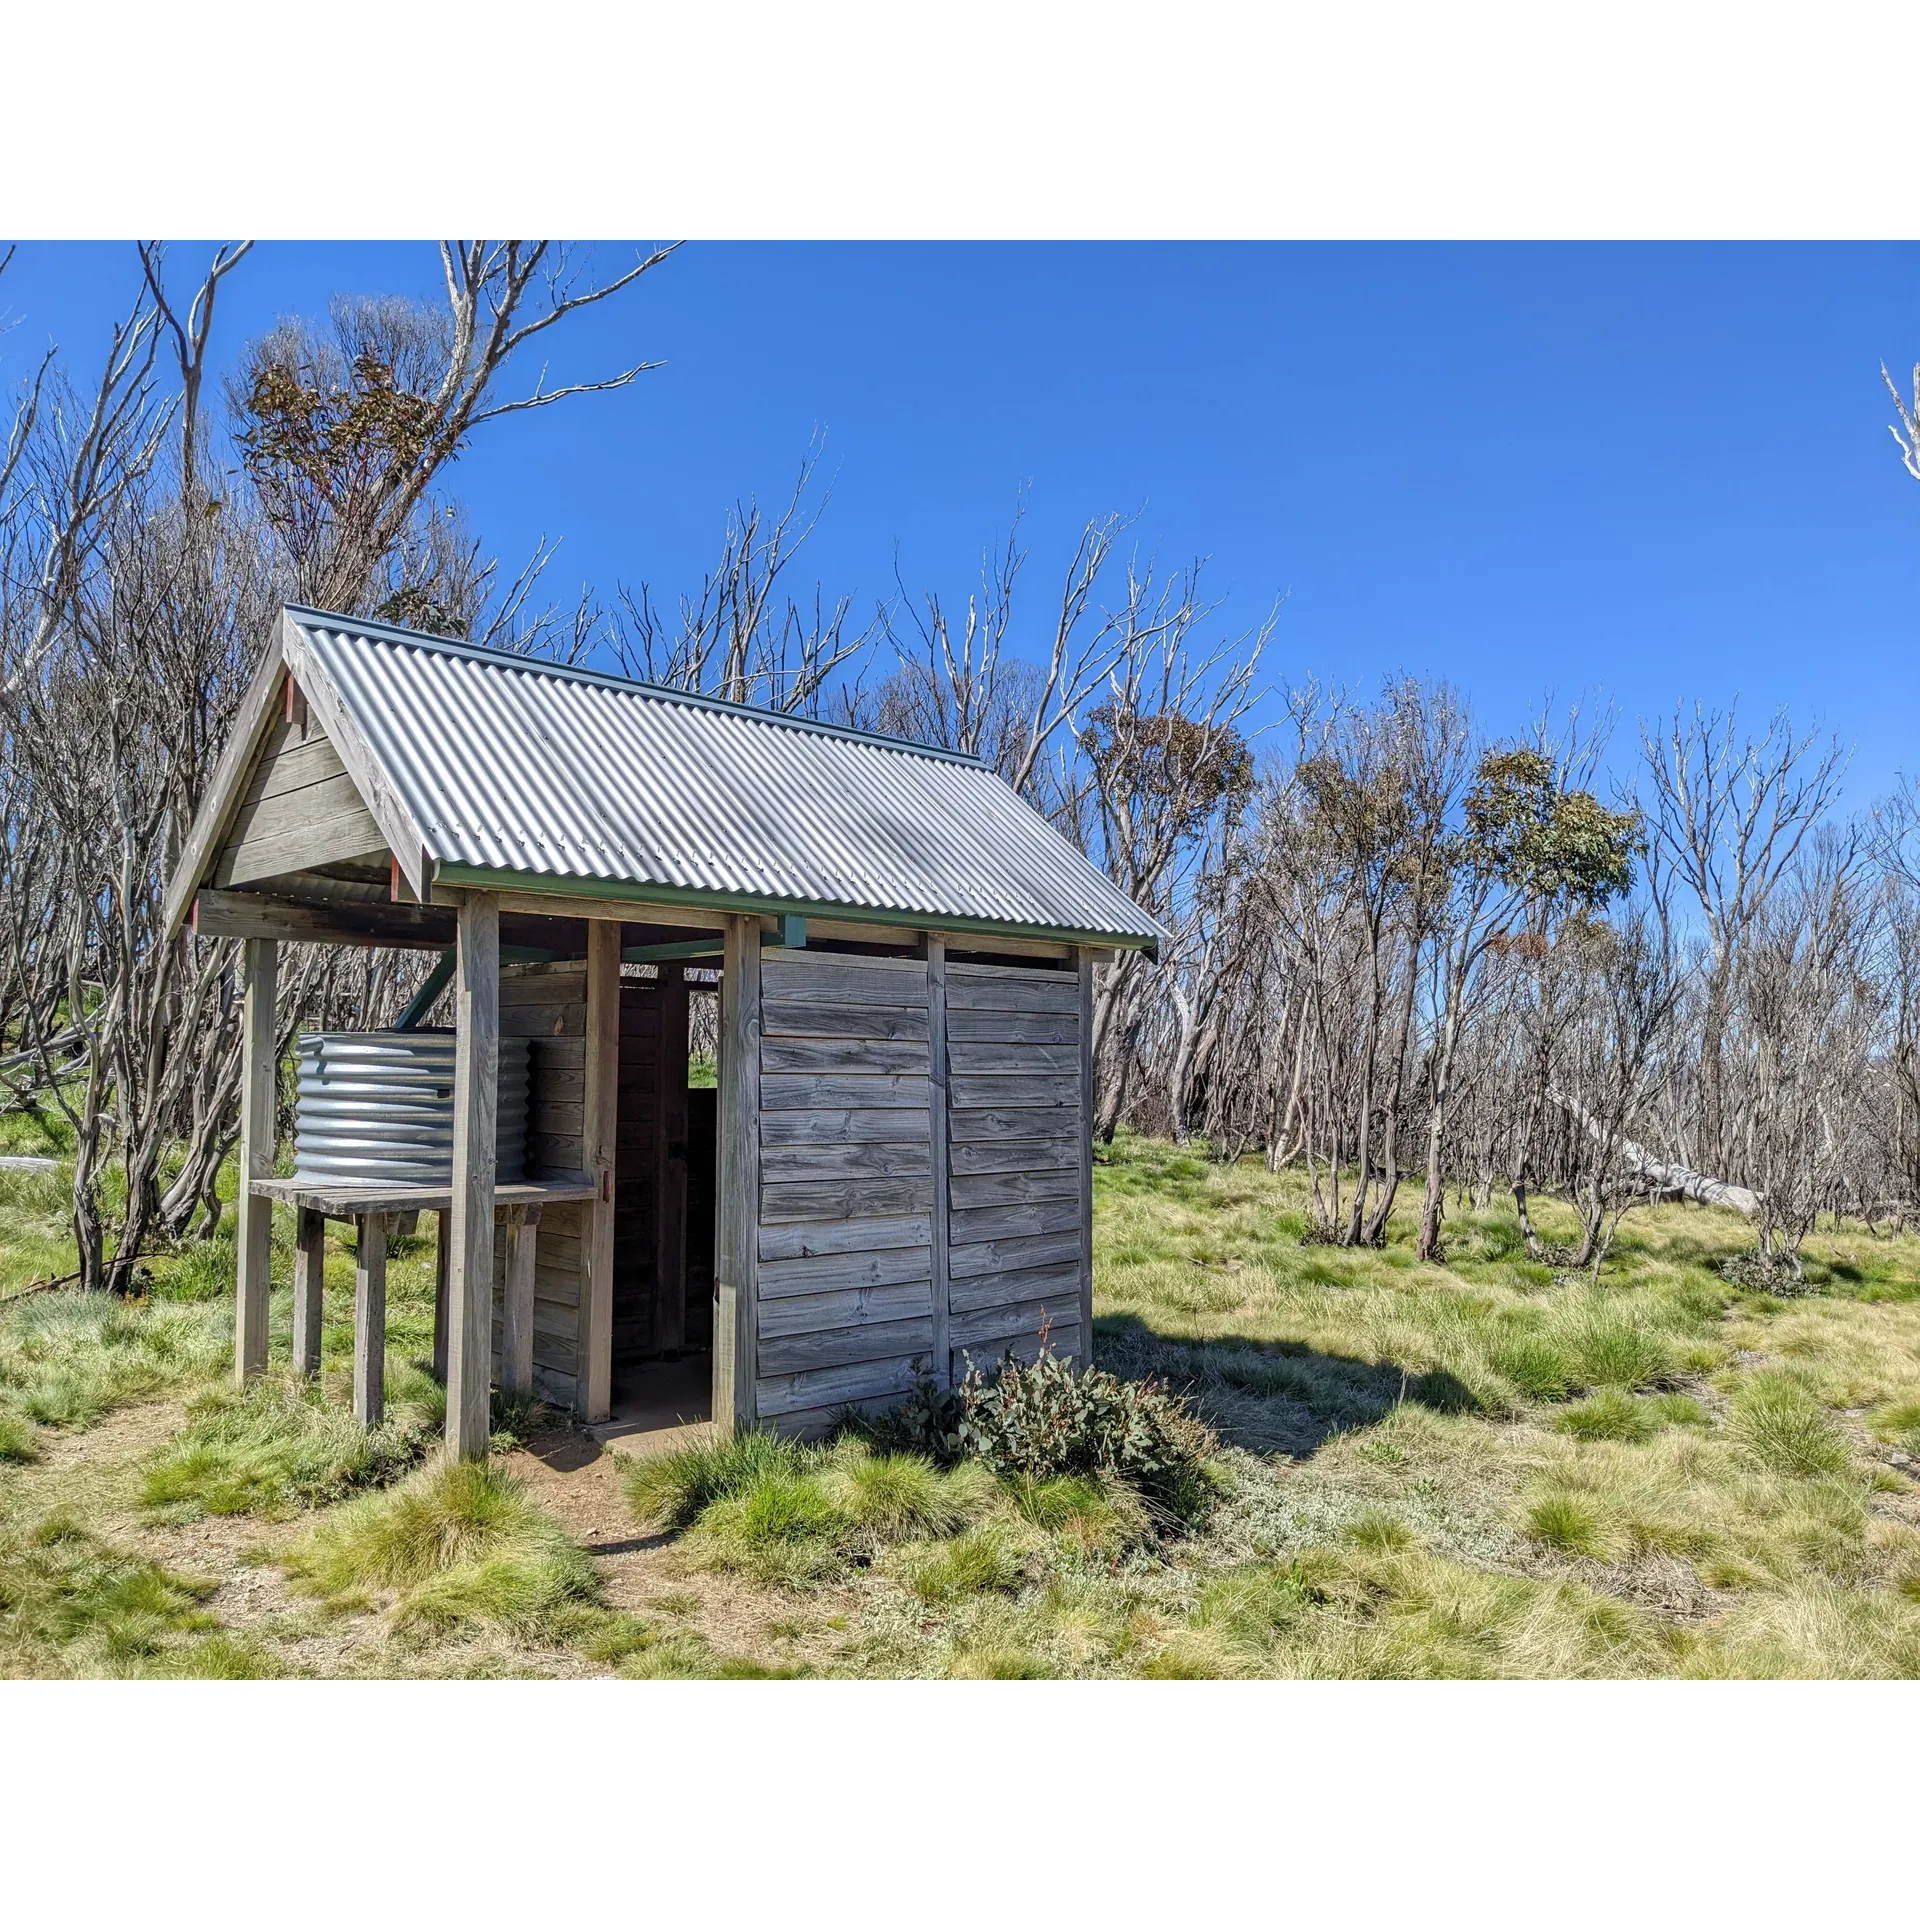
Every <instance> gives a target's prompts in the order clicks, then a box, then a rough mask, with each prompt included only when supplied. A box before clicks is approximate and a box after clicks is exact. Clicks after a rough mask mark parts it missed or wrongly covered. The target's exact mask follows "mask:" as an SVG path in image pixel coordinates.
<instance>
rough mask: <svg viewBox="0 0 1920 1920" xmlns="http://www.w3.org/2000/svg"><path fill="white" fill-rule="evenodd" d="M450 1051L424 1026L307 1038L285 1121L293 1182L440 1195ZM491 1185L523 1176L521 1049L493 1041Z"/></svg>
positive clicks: (449, 1134)
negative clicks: (433, 1189)
mask: <svg viewBox="0 0 1920 1920" xmlns="http://www.w3.org/2000/svg"><path fill="white" fill-rule="evenodd" d="M453 1046H454V1036H453V1034H451V1033H450V1032H444V1031H440V1030H436V1029H434V1028H430V1027H415V1028H410V1029H408V1030H407V1031H405V1032H393V1033H308V1034H303V1035H302V1036H301V1039H300V1047H299V1059H300V1068H299V1081H298V1088H297V1095H298V1097H297V1099H296V1102H295V1106H294V1119H293V1156H294V1169H295V1174H296V1177H297V1178H299V1179H302V1180H338V1181H350V1182H353V1183H355V1184H360V1183H362V1182H370V1183H381V1182H390V1183H393V1184H395V1185H399V1186H421V1187H430V1186H445V1185H447V1184H448V1183H449V1182H451V1180H452V1178H453ZM499 1086H500V1092H499V1109H498V1119H497V1121H496V1130H497V1131H496V1141H495V1148H494V1155H495V1159H494V1178H495V1179H496V1180H498V1181H499V1182H501V1183H502V1184H503V1185H504V1184H505V1183H506V1182H508V1181H513V1180H520V1179H523V1178H524V1177H525V1169H526V1162H527V1043H526V1041H525V1040H524V1039H521V1038H516V1037H514V1036H512V1035H508V1034H502V1035H501V1037H500V1082H499Z"/></svg>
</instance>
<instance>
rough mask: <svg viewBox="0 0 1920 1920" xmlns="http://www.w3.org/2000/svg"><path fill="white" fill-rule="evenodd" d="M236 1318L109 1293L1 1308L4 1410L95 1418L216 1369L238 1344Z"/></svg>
mask: <svg viewBox="0 0 1920 1920" xmlns="http://www.w3.org/2000/svg"><path fill="white" fill-rule="evenodd" d="M232 1337H233V1336H232V1327H231V1322H230V1320H229V1318H228V1317H227V1316H226V1315H225V1314H223V1313H220V1312H217V1311H210V1310H208V1309H206V1308H203V1307H192V1306H181V1305H178V1304H175V1303H172V1302H167V1301H156V1300H147V1299H133V1300H126V1299H120V1298H116V1297H113V1296H109V1295H106V1294H67V1293H50V1294H43V1295H40V1296H38V1297H36V1298H34V1299H31V1300H24V1301H22V1302H21V1303H20V1304H19V1305H18V1306H16V1307H11V1308H9V1309H8V1310H7V1311H6V1312H5V1313H0V1414H8V1415H12V1416H13V1417H14V1418H15V1419H25V1420H31V1421H33V1422H34V1423H35V1424H36V1425H39V1426H42V1427H66V1428H86V1427H90V1426H93V1425H94V1424H95V1423H97V1422H98V1421H99V1420H101V1419H102V1418H104V1417H105V1416H106V1415H107V1414H109V1413H111V1412H113V1411H114V1410H115V1409H116V1408H118V1407H124V1406H130V1405H133V1404H134V1403H136V1402H138V1401H142V1400H153V1399H158V1398H160V1397H161V1396H163V1395H164V1394H166V1393H168V1392H170V1391H173V1390H176V1389H178V1388H180V1387H182V1386H185V1385H190V1384H193V1383H196V1382H199V1381H202V1380H205V1379H208V1378H210V1377H211V1376H212V1375H214V1374H215V1373H217V1372H218V1371H219V1369H220V1368H221V1367H222V1366H224V1365H225V1364H226V1363H227V1361H228V1359H229V1358H230V1356H231V1353H232Z"/></svg>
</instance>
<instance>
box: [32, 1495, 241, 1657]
mask: <svg viewBox="0 0 1920 1920" xmlns="http://www.w3.org/2000/svg"><path fill="white" fill-rule="evenodd" d="M211 1585H212V1583H211V1582H209V1581H202V1580H194V1579H189V1578H187V1577H185V1576H183V1575H181V1574H178V1573H173V1572H169V1571H168V1570H167V1569H166V1568H164V1567H162V1566H160V1565H159V1564H158V1563H157V1562H155V1561H152V1560H149V1559H147V1558H145V1557H144V1556H143V1555H140V1554H135V1553H129V1552H126V1551H125V1550H123V1549H121V1548H118V1547H113V1546H109V1545H108V1544H107V1543H105V1542H104V1541H102V1540H101V1539H100V1538H99V1537H98V1536H97V1535H96V1534H94V1533H93V1532H92V1531H91V1530H89V1529H88V1528H86V1527H84V1526H82V1525H80V1524H79V1523H78V1522H77V1521H75V1520H73V1519H71V1518H69V1517H67V1516H66V1515H63V1514H58V1513H56V1514H52V1515H48V1516H45V1517H43V1518H41V1519H40V1520H38V1521H37V1522H35V1523H33V1524H31V1525H26V1526H19V1525H16V1526H14V1527H12V1528H9V1529H8V1530H7V1531H6V1532H4V1533H0V1669H3V1670H4V1671H5V1672H6V1673H7V1674H8V1675H10V1676H14V1677H41V1678H55V1677H62V1676H75V1677H85V1676H95V1677H126V1676H133V1675H151V1676H162V1675H173V1676H180V1677H200V1678H225V1677H234V1678H255V1677H260V1676H264V1675H266V1674H270V1673H273V1672H277V1671H278V1670H279V1667H278V1663H277V1662H276V1661H274V1660H273V1659H272V1658H271V1657H270V1656H268V1655H266V1654H265V1653H263V1652H261V1651H260V1650H259V1649H258V1648H256V1647H254V1646H252V1645H251V1644H250V1643H248V1642H246V1641H242V1640H238V1639H235V1638H234V1637H233V1636H231V1635H229V1634H226V1633H223V1632H221V1631H220V1630H219V1622H218V1621H217V1619H216V1618H215V1616H214V1615H213V1614H212V1613H210V1612H208V1611H207V1609H206V1607H205V1605H204V1602H205V1600H206V1597H207V1593H208V1591H209V1590H210V1588H211Z"/></svg>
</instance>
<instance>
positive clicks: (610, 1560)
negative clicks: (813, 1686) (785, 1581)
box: [505, 1431, 860, 1666]
mask: <svg viewBox="0 0 1920 1920" xmlns="http://www.w3.org/2000/svg"><path fill="white" fill-rule="evenodd" d="M619 1457H620V1456H619V1452H618V1451H617V1443H616V1447H612V1448H610V1447H603V1446H602V1445H600V1443H599V1442H597V1441H596V1440H594V1439H593V1438H592V1437H591V1436H589V1435H587V1434H583V1433H580V1432H578V1431H567V1432H556V1433H552V1434H536V1435H535V1436H534V1437H533V1439H532V1441H531V1442H530V1443H529V1444H528V1445H527V1446H526V1447H524V1448H521V1449H519V1450H517V1451H515V1452H513V1453H510V1454H508V1455H507V1456H506V1459H505V1464H506V1466H507V1468H508V1470H509V1471H510V1472H511V1473H512V1474H513V1475H514V1476H515V1477H516V1478H517V1479H518V1480H519V1481H520V1482H521V1483H522V1484H523V1485H524V1486H525V1487H526V1488H527V1489H528V1491H529V1492H530V1493H532V1495H533V1497H534V1498H535V1499H536V1500H538V1501H539V1503H540V1504H541V1506H542V1507H544V1508H545V1509H546V1510H547V1512H548V1513H550V1514H552V1516H553V1517H554V1518H555V1519H556V1520H558V1521H559V1522H560V1524H561V1525H562V1526H563V1527H565V1528H566V1529H567V1531H568V1532H569V1533H571V1534H572V1535H573V1537H574V1538H575V1539H576V1540H578V1541H579V1542H580V1543H581V1545H582V1546H584V1547H585V1548H586V1549H587V1551H588V1552H589V1553H591V1554H593V1555H594V1557H595V1559H596V1560H597V1561H598V1562H599V1565H600V1571H601V1573H602V1575H603V1576H604V1577H605V1579H606V1583H607V1585H606V1604H607V1605H608V1606H610V1607H614V1608H617V1609H618V1610H619V1611H621V1612H623V1613H631V1614H636V1615H638V1616H639V1617H641V1618H642V1619H646V1620H649V1621H652V1622H654V1623H655V1624H658V1625H661V1626H667V1625H669V1624H673V1625H678V1626H681V1627H685V1628H691V1629H692V1630H694V1631H696V1632H698V1633H699V1634H701V1635H702V1636H703V1637H704V1638H705V1639H706V1640H707V1641H708V1642H709V1644H710V1645H712V1646H713V1647H714V1648H715V1649H716V1650H718V1651H719V1652H720V1653H722V1654H740V1655H744V1656H746V1657H747V1658H750V1659H754V1660H759V1661H763V1662H765V1663H767V1664H769V1665H772V1664H791V1663H797V1662H801V1661H805V1662H808V1663H810V1664H813V1665H816V1666H819V1665H827V1664H830V1663H831V1662H833V1661H834V1660H835V1659H837V1658H838V1657H839V1656H840V1654H841V1652H842V1650H843V1649H844V1647H845V1645H846V1643H847V1639H848V1634H849V1626H850V1615H851V1614H852V1613H854V1612H855V1611H856V1610H857V1609H858V1606H859V1600H860V1596H859V1593H858V1591H857V1589H854V1588H845V1589H838V1588H836V1589H829V1590H825V1591H820V1592H810V1593H805V1594H789V1593H778V1592H767V1591H763V1590H761V1589H759V1588H756V1587H753V1586H751V1585H750V1584H749V1583H747V1582H745V1581H741V1580H728V1579H724V1578H720V1577H717V1576H711V1575H707V1574H703V1573H701V1572H699V1571H697V1570H696V1569H694V1568H692V1567H689V1566H688V1565H687V1564H686V1562H685V1556H684V1555H683V1554H682V1553H681V1552H680V1551H679V1550H678V1549H676V1548H675V1546H674V1545H673V1543H672V1541H671V1539H670V1538H669V1537H668V1536H667V1535H665V1534H660V1533H649V1532H647V1531H646V1530H644V1529H643V1528H640V1527H638V1526H636V1524H635V1522H634V1518H633V1515H632V1513H631V1511H630V1510H629V1508H628V1506H627V1503H626V1499H625V1497H624V1495H623V1494H622V1491H621V1484H620V1467H619Z"/></svg>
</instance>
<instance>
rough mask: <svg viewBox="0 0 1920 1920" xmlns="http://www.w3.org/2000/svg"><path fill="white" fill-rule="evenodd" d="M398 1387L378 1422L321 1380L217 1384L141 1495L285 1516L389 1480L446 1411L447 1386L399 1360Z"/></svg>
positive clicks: (174, 1504)
mask: <svg viewBox="0 0 1920 1920" xmlns="http://www.w3.org/2000/svg"><path fill="white" fill-rule="evenodd" d="M389 1394H390V1398H389V1402H388V1413H387V1418H386V1420H385V1421H384V1422H383V1423H382V1424H381V1425H380V1426H378V1427H375V1428H373V1429H371V1430H368V1429H367V1428H364V1427H362V1426H361V1425H360V1423H359V1422H358V1421H357V1420H355V1418H354V1417H353V1413H352V1411H351V1409H350V1408H347V1407H345V1406H342V1405H341V1404H339V1403H338V1402H337V1401H334V1400H332V1399H329V1398H328V1397H327V1396H326V1395H325V1394H324V1393H323V1391H322V1390H321V1389H320V1388H319V1387H318V1386H305V1387H302V1386H297V1385H294V1384H292V1383H290V1382H283V1381H280V1380H263V1381H260V1382H257V1383H256V1384H254V1385H253V1386H251V1387H250V1388H248V1390H247V1391H245V1392H244V1393H236V1392H234V1391H233V1390H231V1389H226V1390H222V1391H219V1392H215V1393H212V1394H208V1395H206V1396H204V1397H203V1398H202V1399H201V1400H199V1401H197V1402H196V1403H195V1404H194V1406H193V1408H192V1409H191V1413H190V1417H189V1419H188V1423H187V1426H186V1428H185V1430H184V1431H183V1432H181V1433H180V1434H179V1435H178V1436H177V1437H176V1438H175V1439H174V1440H172V1441H171V1442H170V1443H169V1444H168V1445H167V1446H165V1447H164V1448H162V1449H160V1450H159V1452H158V1453H157V1455H156V1456H155V1457H154V1458H153V1460H152V1461H151V1463H150V1464H149V1465H148V1466H147V1468H146V1470H145V1473H144V1475H143V1476H142V1480H141V1487H140V1503H141V1505H142V1506H143V1507H145V1508H146V1509H147V1510H148V1511H149V1512H151V1513H153V1514H155V1515H156V1516H157V1517H159V1518H162V1519H168V1520H183V1519H191V1518H197V1517H198V1516H200V1515H202V1514H217V1513H260V1514H266V1515H269V1516H272V1517H284V1516H285V1515H287V1514H289V1513H294V1512H297V1511H299V1510H301V1509H303V1508H309V1507H318V1506H324V1505H326V1504H328V1503H329V1502H331V1501H335V1500H341V1499H344V1498H346V1497H347V1496H348V1495H350V1494H354V1493H360V1492H364V1491H365V1490H367V1489H368V1488H372V1487H382V1486H386V1485H388V1484H390V1483H391V1482H393V1481H395V1480H397V1479H399V1478H400V1477H401V1476H402V1475H403V1474H405V1473H407V1472H409V1471H410V1470H411V1469H412V1468H413V1467H415V1466H416V1465H418V1463H419V1461H420V1458H421V1456H422V1454H424V1452H425V1451H426V1449H427V1446H428V1445H429V1443H430V1442H431V1441H432V1439H433V1438H434V1436H435V1435H436V1434H437V1433H438V1432H439V1430H440V1424H441V1421H442V1419H443V1418H444V1414H445V1395H444V1392H443V1390H442V1389H441V1388H440V1387H439V1386H438V1384H437V1383H436V1382H435V1381H434V1380H433V1379H432V1377H431V1376H430V1375H428V1374H427V1373H425V1372H424V1371H422V1370H421V1369H419V1368H415V1367H397V1368H394V1369H392V1370H391V1371H390V1384H389Z"/></svg>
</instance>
